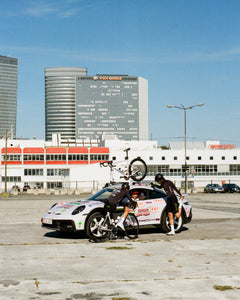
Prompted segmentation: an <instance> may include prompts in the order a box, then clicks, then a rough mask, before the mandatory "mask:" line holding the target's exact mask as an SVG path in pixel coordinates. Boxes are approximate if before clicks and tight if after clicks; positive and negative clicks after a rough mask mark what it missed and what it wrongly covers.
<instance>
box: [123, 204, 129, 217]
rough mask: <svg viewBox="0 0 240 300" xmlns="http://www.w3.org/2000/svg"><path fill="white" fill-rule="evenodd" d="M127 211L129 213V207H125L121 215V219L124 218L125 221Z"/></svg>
mask: <svg viewBox="0 0 240 300" xmlns="http://www.w3.org/2000/svg"><path fill="white" fill-rule="evenodd" d="M129 211H130V207H128V206H125V209H124V213H123V215H122V218H124V220H125V219H126V217H127V215H128V213H129Z"/></svg>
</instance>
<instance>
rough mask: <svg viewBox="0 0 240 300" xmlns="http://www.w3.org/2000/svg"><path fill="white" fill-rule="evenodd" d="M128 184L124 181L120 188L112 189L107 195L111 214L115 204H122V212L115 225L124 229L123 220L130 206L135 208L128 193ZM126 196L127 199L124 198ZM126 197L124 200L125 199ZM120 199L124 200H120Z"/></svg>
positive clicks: (134, 203)
mask: <svg viewBox="0 0 240 300" xmlns="http://www.w3.org/2000/svg"><path fill="white" fill-rule="evenodd" d="M129 189H130V187H129V184H128V183H127V182H124V183H123V184H122V187H121V190H120V191H119V190H114V191H113V192H112V194H111V195H110V196H109V198H108V201H107V204H109V206H110V213H111V214H112V213H113V212H114V211H115V210H116V207H117V204H122V205H124V207H125V208H124V212H123V215H122V217H121V218H120V220H119V221H118V223H117V225H116V226H117V227H120V228H121V229H122V230H124V226H123V222H124V220H125V219H126V217H127V216H128V213H129V211H130V208H134V209H135V208H136V202H135V201H134V200H133V199H132V197H131V195H130V193H129ZM126 198H127V199H126ZM125 199H126V201H125ZM122 200H124V201H123V202H122Z"/></svg>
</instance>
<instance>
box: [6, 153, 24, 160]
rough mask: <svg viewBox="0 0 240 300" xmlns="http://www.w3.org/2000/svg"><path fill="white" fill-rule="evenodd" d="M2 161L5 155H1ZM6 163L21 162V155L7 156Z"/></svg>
mask: <svg viewBox="0 0 240 300" xmlns="http://www.w3.org/2000/svg"><path fill="white" fill-rule="evenodd" d="M2 161H5V155H2ZM7 161H21V154H7Z"/></svg>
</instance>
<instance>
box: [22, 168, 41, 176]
mask: <svg viewBox="0 0 240 300" xmlns="http://www.w3.org/2000/svg"><path fill="white" fill-rule="evenodd" d="M24 175H25V176H42V175H43V169H24Z"/></svg>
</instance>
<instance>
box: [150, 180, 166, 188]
mask: <svg viewBox="0 0 240 300" xmlns="http://www.w3.org/2000/svg"><path fill="white" fill-rule="evenodd" d="M150 185H151V187H152V188H154V189H155V188H157V189H162V188H163V187H162V184H159V183H153V182H150Z"/></svg>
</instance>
